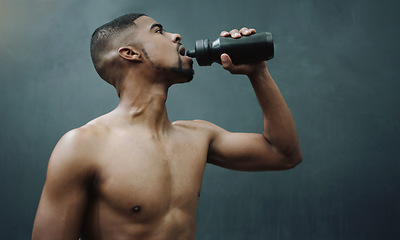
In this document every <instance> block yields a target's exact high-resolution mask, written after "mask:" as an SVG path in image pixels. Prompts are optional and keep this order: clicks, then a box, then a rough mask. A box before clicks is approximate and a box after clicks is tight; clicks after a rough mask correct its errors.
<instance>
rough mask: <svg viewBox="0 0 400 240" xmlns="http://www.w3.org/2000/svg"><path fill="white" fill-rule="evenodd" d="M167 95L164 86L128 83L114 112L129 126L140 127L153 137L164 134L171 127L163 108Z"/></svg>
mask: <svg viewBox="0 0 400 240" xmlns="http://www.w3.org/2000/svg"><path fill="white" fill-rule="evenodd" d="M167 95H168V86H166V85H165V84H154V83H150V84H146V83H140V84H138V83H137V82H135V83H131V84H129V83H128V84H126V85H125V86H124V89H123V92H121V95H120V102H119V105H118V107H117V108H116V109H115V110H114V112H115V113H116V114H118V116H120V117H121V120H122V121H123V122H125V123H127V124H129V125H132V126H133V125H136V126H141V128H142V129H143V130H145V131H150V132H151V133H152V134H155V135H160V134H164V133H166V131H167V130H168V129H169V128H170V127H171V126H172V123H171V122H170V120H169V119H168V114H167V109H166V106H165V103H166V100H167Z"/></svg>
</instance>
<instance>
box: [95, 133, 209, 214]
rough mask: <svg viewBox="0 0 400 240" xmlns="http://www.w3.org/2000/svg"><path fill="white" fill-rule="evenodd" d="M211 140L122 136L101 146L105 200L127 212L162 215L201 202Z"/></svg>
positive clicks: (100, 184)
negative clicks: (200, 197) (200, 196)
mask: <svg viewBox="0 0 400 240" xmlns="http://www.w3.org/2000/svg"><path fill="white" fill-rule="evenodd" d="M207 148H208V145H207V144H206V142H202V141H191V138H183V139H170V141H164V142H160V141H159V140H157V139H154V138H147V137H137V136H136V137H135V136H133V137H121V138H116V139H113V140H112V141H111V140H110V141H109V142H108V143H107V144H106V147H103V148H102V149H99V151H100V152H101V154H99V156H100V159H99V171H98V176H97V181H96V186H95V187H96V192H97V195H96V196H97V198H98V200H99V201H101V202H103V204H105V205H106V206H108V207H110V208H113V209H114V210H115V211H118V212H121V213H129V212H139V211H140V212H144V213H146V215H148V216H156V215H162V214H164V213H166V212H168V211H169V210H170V209H171V208H182V209H187V210H190V209H192V208H193V207H194V208H195V207H197V201H198V196H199V194H200V189H201V182H202V178H203V173H204V168H205V164H206V160H207V150H208V149H207Z"/></svg>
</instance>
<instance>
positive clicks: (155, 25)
mask: <svg viewBox="0 0 400 240" xmlns="http://www.w3.org/2000/svg"><path fill="white" fill-rule="evenodd" d="M155 27H159V28H161V29H164V28H163V26H162V25H161V24H159V23H154V24H153V25H151V27H150V30H151V29H153V28H155Z"/></svg>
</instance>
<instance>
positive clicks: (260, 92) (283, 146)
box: [249, 63, 301, 156]
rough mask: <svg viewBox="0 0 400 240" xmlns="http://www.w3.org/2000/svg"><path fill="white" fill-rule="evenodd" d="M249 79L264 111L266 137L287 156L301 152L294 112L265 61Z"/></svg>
mask: <svg viewBox="0 0 400 240" xmlns="http://www.w3.org/2000/svg"><path fill="white" fill-rule="evenodd" d="M249 79H250V81H251V83H252V85H253V88H254V91H255V93H256V95H257V98H258V101H259V103H260V106H261V108H262V111H263V116H264V137H265V138H266V139H267V141H268V142H269V143H270V144H271V145H272V146H273V147H275V148H276V149H277V150H278V151H279V152H281V153H282V154H284V155H286V156H291V155H293V154H297V155H298V154H301V153H300V146H299V140H298V137H297V132H296V126H295V123H294V120H293V117H292V114H291V113H290V110H289V108H288V106H287V104H286V102H285V100H284V98H283V96H282V94H281V92H280V91H279V89H278V86H277V85H276V84H275V82H274V80H273V79H272V77H271V75H270V74H269V72H268V69H267V67H266V65H265V63H263V65H261V64H260V67H259V68H258V70H257V71H255V72H254V73H253V74H252V75H249Z"/></svg>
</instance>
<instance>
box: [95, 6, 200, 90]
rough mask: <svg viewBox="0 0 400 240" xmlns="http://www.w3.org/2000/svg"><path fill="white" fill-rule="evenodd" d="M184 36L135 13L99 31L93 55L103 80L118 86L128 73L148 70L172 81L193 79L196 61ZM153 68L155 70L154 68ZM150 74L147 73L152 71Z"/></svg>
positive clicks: (117, 19)
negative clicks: (185, 45) (188, 52)
mask: <svg viewBox="0 0 400 240" xmlns="http://www.w3.org/2000/svg"><path fill="white" fill-rule="evenodd" d="M181 38H182V37H181V36H180V35H179V34H172V33H168V32H165V31H164V29H163V27H162V26H161V25H160V24H159V23H157V22H156V21H154V20H153V19H152V18H150V17H147V16H146V15H145V14H138V13H131V14H126V15H124V16H121V17H119V18H116V19H114V20H112V21H111V22H109V23H106V24H104V25H102V26H100V27H99V28H97V29H96V30H95V32H94V33H93V35H92V40H91V47H90V50H91V56H92V60H93V64H94V66H95V68H96V71H97V72H98V73H99V75H100V77H101V78H103V79H104V80H105V81H107V82H108V83H110V84H112V85H113V86H115V87H116V85H117V84H118V83H119V82H120V81H122V79H123V78H124V75H125V74H126V71H125V70H127V69H128V70H129V69H133V68H138V67H139V65H140V66H141V67H142V68H146V67H148V70H149V71H152V72H155V73H157V74H159V76H160V78H161V77H162V76H168V77H171V78H174V77H175V78H178V79H179V78H184V79H185V80H178V82H179V81H181V82H182V81H190V80H191V79H192V78H193V70H192V61H191V59H190V58H187V57H185V56H183V55H184V48H183V47H182V46H181V44H180V40H181ZM150 68H151V69H150ZM149 71H147V72H149Z"/></svg>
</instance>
